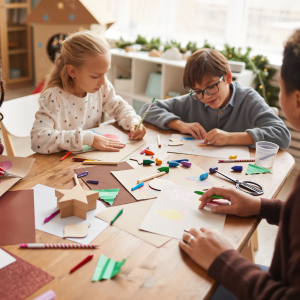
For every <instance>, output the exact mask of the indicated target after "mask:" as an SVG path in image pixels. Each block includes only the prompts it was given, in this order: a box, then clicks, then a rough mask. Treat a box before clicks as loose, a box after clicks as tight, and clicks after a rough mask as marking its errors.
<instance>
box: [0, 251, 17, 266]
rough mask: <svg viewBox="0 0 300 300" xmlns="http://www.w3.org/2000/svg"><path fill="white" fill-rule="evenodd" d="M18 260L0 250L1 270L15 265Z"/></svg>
mask: <svg viewBox="0 0 300 300" xmlns="http://www.w3.org/2000/svg"><path fill="white" fill-rule="evenodd" d="M15 261H16V259H15V258H14V257H13V256H11V255H9V254H8V253H7V252H5V251H4V250H2V249H1V248H0V269H3V268H5V267H7V266H8V265H10V264H12V263H14V262H15Z"/></svg>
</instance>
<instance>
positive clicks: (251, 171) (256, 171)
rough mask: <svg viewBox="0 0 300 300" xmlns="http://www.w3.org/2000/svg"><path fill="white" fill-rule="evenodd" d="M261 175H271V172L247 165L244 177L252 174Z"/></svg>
mask: <svg viewBox="0 0 300 300" xmlns="http://www.w3.org/2000/svg"><path fill="white" fill-rule="evenodd" d="M263 173H271V170H269V169H266V168H263V167H259V166H256V165H252V164H249V166H248V169H247V172H246V175H252V174H263Z"/></svg>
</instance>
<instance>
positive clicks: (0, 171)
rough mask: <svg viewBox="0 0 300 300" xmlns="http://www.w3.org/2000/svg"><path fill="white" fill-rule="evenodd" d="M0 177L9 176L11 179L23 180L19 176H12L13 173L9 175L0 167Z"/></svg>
mask: <svg viewBox="0 0 300 300" xmlns="http://www.w3.org/2000/svg"><path fill="white" fill-rule="evenodd" d="M0 176H11V177H18V178H23V177H22V176H19V175H16V174H13V173H9V172H7V171H5V170H4V169H3V168H1V167H0Z"/></svg>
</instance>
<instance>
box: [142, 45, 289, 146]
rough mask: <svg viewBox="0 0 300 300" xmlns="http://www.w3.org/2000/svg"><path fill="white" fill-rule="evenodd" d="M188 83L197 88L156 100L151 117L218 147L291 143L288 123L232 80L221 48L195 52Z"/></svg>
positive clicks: (149, 119)
mask: <svg viewBox="0 0 300 300" xmlns="http://www.w3.org/2000/svg"><path fill="white" fill-rule="evenodd" d="M183 85H184V88H187V87H189V88H190V89H191V90H190V93H189V94H187V95H184V96H180V97H175V98H171V99H168V100H158V101H155V102H154V103H153V105H152V107H151V109H150V111H149V112H148V114H147V116H146V118H145V121H146V122H149V123H151V124H153V125H156V126H157V127H160V128H162V129H165V130H167V129H174V130H178V131H179V132H181V133H183V134H191V135H192V136H193V137H194V138H196V139H204V142H205V143H210V144H212V145H216V146H224V145H248V146H254V145H255V143H256V142H258V141H269V142H273V143H275V144H277V145H278V146H279V147H280V148H281V149H285V148H287V147H289V144H290V140H291V137H290V133H289V131H288V129H287V128H286V126H285V124H284V123H283V122H282V120H281V119H280V118H278V117H277V116H276V115H275V114H274V112H273V110H272V109H270V107H269V106H268V105H267V104H266V103H265V101H264V99H263V98H262V97H261V96H260V95H259V94H258V93H257V92H256V91H255V90H254V89H253V88H250V87H243V86H241V85H240V84H239V83H238V82H232V75H231V71H230V68H229V64H228V61H227V60H226V58H225V57H224V56H223V55H222V54H221V53H220V52H218V51H216V50H214V49H206V48H203V49H200V50H198V51H196V52H194V53H193V55H191V56H190V58H189V59H188V61H187V64H186V66H185V69H184V74H183ZM148 105H149V104H145V105H144V106H143V107H142V109H141V111H140V115H141V116H142V115H143V114H144V112H145V111H146V109H147V107H148Z"/></svg>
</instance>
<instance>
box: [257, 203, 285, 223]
mask: <svg viewBox="0 0 300 300" xmlns="http://www.w3.org/2000/svg"><path fill="white" fill-rule="evenodd" d="M282 205H283V202H282V201H281V200H277V199H265V198H261V208H260V212H259V215H258V216H259V217H260V218H262V219H266V220H267V222H268V223H269V224H272V225H278V224H279V219H280V212H281V208H282Z"/></svg>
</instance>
